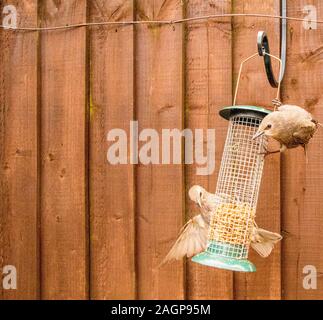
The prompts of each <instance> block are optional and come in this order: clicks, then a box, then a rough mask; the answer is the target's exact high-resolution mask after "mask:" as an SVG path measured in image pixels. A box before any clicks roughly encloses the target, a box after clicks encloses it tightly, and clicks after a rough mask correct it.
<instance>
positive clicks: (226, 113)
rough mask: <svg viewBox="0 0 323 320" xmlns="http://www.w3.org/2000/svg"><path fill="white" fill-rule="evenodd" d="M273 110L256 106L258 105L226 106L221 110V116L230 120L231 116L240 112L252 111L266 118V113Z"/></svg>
mask: <svg viewBox="0 0 323 320" xmlns="http://www.w3.org/2000/svg"><path fill="white" fill-rule="evenodd" d="M271 112H272V111H271V110H268V109H265V108H261V107H256V106H230V107H225V108H223V109H222V110H220V112H219V113H220V116H221V117H223V118H224V119H226V120H230V118H231V117H232V116H234V115H236V114H238V113H252V114H256V115H257V116H259V117H261V118H264V117H265V116H266V115H268V114H270V113H271Z"/></svg>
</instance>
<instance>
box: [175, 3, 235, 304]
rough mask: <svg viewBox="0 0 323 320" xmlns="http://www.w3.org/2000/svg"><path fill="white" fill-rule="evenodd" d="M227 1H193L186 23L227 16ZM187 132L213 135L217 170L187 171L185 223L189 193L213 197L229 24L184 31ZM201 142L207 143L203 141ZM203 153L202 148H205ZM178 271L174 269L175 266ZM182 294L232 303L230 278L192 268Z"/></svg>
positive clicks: (227, 100) (227, 81) (228, 93)
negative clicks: (202, 191) (197, 188)
mask: <svg viewBox="0 0 323 320" xmlns="http://www.w3.org/2000/svg"><path fill="white" fill-rule="evenodd" d="M230 12H231V1H224V2H222V1H221V3H220V4H217V5H215V2H214V1H201V0H194V1H189V2H188V3H187V8H186V14H187V17H195V16H198V15H210V14H218V13H230ZM185 66H186V127H187V128H190V129H191V130H195V129H205V131H204V135H205V137H206V129H207V128H210V129H215V139H216V151H215V152H216V159H215V160H216V166H215V170H214V172H212V173H211V174H210V175H208V176H201V175H197V173H196V169H197V165H189V166H186V167H185V170H186V175H185V177H186V213H187V220H188V219H189V218H190V217H192V216H194V215H196V214H198V213H199V210H198V208H197V207H196V206H195V205H194V203H193V202H192V201H191V200H190V199H189V198H188V196H187V192H188V190H189V188H190V187H191V186H193V185H195V184H198V185H202V186H203V187H204V188H206V189H207V190H208V191H209V192H213V193H214V192H215V188H216V181H217V174H218V170H219V167H220V161H221V156H222V150H223V145H224V141H225V137H226V131H227V124H228V123H227V121H225V120H223V119H222V118H221V117H220V116H219V115H218V111H219V110H220V109H221V108H222V107H224V106H228V105H230V104H231V100H232V88H231V86H232V56H231V19H227V18H226V19H221V20H219V22H201V23H193V24H192V23H191V24H188V25H187V27H186V64H185ZM205 139H206V138H205ZM204 147H206V145H205V146H204ZM177 265H179V263H177ZM186 285H187V290H188V295H187V297H188V298H189V299H232V297H233V274H232V272H230V271H222V270H219V269H213V268H209V267H205V266H201V265H199V264H196V263H192V262H188V266H187V282H186Z"/></svg>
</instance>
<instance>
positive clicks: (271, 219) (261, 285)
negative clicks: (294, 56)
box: [233, 0, 281, 299]
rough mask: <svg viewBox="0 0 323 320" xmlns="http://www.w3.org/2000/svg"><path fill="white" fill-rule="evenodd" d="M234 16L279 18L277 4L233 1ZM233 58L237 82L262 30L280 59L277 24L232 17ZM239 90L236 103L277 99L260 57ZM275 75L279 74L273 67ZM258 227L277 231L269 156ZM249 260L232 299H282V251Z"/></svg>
mask: <svg viewBox="0 0 323 320" xmlns="http://www.w3.org/2000/svg"><path fill="white" fill-rule="evenodd" d="M233 10H234V12H236V13H255V12H257V13H264V14H273V15H278V14H279V13H280V7H279V1H276V0H270V1H261V0H255V1H247V0H244V1H234V2H233ZM233 21H234V23H233V44H234V46H233V57H234V79H235V80H236V79H237V74H238V71H239V67H240V64H241V62H242V60H244V59H245V58H247V57H248V56H250V55H252V54H254V53H255V52H257V33H258V31H259V30H265V31H266V32H267V34H268V38H269V41H270V47H271V53H272V54H275V55H276V56H277V55H278V56H279V44H280V31H279V30H280V24H279V22H278V21H276V22H274V21H273V20H265V19H259V18H250V17H248V18H247V17H245V18H244V17H242V18H234V20H233ZM243 71H244V72H243V76H242V78H241V86H240V88H239V96H238V100H237V103H238V104H247V105H255V106H263V107H268V108H272V105H271V101H272V99H274V98H275V97H276V91H275V89H273V88H271V87H270V84H269V82H268V81H267V78H266V73H265V69H264V63H263V59H262V58H260V57H259V58H258V59H256V60H253V61H251V62H250V63H249V64H246V65H245V68H244V70H243ZM275 71H276V75H277V73H278V71H277V68H275ZM256 221H257V224H258V225H259V226H260V227H262V228H264V229H267V230H270V231H274V232H280V156H279V155H273V156H269V157H267V159H266V162H265V172H264V175H263V178H262V186H261V190H260V197H259V202H258V208H257V217H256ZM249 258H250V260H251V261H252V262H253V263H254V264H255V265H256V267H257V272H256V273H253V274H238V273H236V274H235V281H234V282H235V290H234V291H235V292H234V295H235V299H280V298H281V270H280V268H281V265H280V260H281V252H280V245H276V247H275V249H274V251H273V252H272V254H271V256H270V257H269V258H266V259H263V258H261V257H259V256H258V255H257V254H256V253H255V252H253V250H252V249H250V256H249Z"/></svg>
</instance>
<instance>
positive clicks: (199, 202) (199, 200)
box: [197, 199, 202, 208]
mask: <svg viewBox="0 0 323 320" xmlns="http://www.w3.org/2000/svg"><path fill="white" fill-rule="evenodd" d="M197 204H198V206H199V207H200V208H202V204H201V199H197Z"/></svg>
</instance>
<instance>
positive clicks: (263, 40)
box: [257, 31, 278, 88]
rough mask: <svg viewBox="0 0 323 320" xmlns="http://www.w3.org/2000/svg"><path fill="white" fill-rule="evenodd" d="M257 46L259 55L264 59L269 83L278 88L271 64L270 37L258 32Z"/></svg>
mask: <svg viewBox="0 0 323 320" xmlns="http://www.w3.org/2000/svg"><path fill="white" fill-rule="evenodd" d="M257 45H258V54H259V55H260V56H262V57H264V62H265V68H266V74H267V78H268V81H269V83H270V85H271V86H272V87H273V88H278V81H277V80H276V78H275V76H274V72H273V67H272V63H271V56H270V49H269V42H268V37H267V34H266V32H265V31H259V32H258V37H257Z"/></svg>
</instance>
